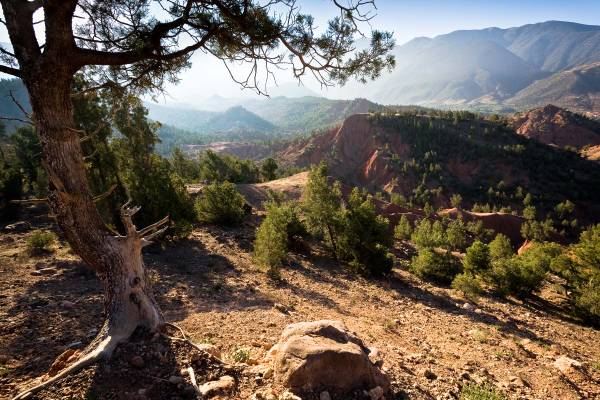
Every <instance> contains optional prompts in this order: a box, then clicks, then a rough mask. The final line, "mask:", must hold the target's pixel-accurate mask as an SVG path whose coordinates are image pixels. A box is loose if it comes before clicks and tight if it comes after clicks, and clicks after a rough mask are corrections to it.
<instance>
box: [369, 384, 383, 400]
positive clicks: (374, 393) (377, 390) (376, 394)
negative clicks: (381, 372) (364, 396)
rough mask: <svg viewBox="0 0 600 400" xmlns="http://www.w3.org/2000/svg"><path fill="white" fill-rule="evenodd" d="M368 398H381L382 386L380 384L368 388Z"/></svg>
mask: <svg viewBox="0 0 600 400" xmlns="http://www.w3.org/2000/svg"><path fill="white" fill-rule="evenodd" d="M369 398H370V399H371V400H379V399H381V398H383V388H382V387H381V386H377V387H374V388H373V389H371V390H369Z"/></svg>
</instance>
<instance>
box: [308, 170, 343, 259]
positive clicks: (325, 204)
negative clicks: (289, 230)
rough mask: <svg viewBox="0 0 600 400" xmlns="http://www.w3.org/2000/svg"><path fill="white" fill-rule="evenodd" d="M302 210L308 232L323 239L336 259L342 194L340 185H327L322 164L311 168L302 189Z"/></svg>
mask: <svg viewBox="0 0 600 400" xmlns="http://www.w3.org/2000/svg"><path fill="white" fill-rule="evenodd" d="M303 198H304V201H303V209H304V214H305V217H306V226H307V228H308V231H309V232H310V233H311V234H313V235H316V236H320V237H322V238H324V239H325V242H326V243H327V245H328V246H330V248H331V250H332V252H333V256H334V257H336V258H338V257H339V253H338V245H337V233H336V232H337V231H339V229H340V223H341V222H340V218H341V215H340V213H341V201H342V193H341V188H340V184H339V183H338V182H336V183H334V184H333V186H331V185H329V182H328V179H327V167H326V165H325V164H324V163H321V164H319V165H318V166H313V167H312V168H311V169H310V171H309V173H308V182H307V184H306V187H305V188H304V195H303Z"/></svg>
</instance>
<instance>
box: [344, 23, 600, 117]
mask: <svg viewBox="0 0 600 400" xmlns="http://www.w3.org/2000/svg"><path fill="white" fill-rule="evenodd" d="M394 55H395V56H396V61H397V66H396V68H395V70H394V71H393V72H392V73H390V74H387V75H385V76H383V77H381V78H380V79H379V80H377V81H375V82H373V83H370V84H367V85H366V86H365V87H362V88H355V89H352V88H350V90H349V91H348V92H346V94H347V95H350V96H355V95H357V94H359V93H360V96H362V97H366V98H368V99H370V100H372V101H376V102H379V103H382V104H419V105H424V106H434V107H439V106H442V107H458V108H472V109H473V108H476V109H484V110H485V109H489V110H494V109H497V110H500V111H502V110H508V111H512V110H515V109H517V108H523V107H534V106H539V105H543V104H546V103H547V102H548V101H549V100H551V101H553V102H555V103H557V105H559V106H564V107H570V108H574V109H575V110H576V111H584V112H585V111H588V112H595V113H600V104H599V103H598V101H597V99H598V92H599V90H598V87H599V85H600V79H599V76H600V72H599V68H600V65H599V64H598V62H600V26H594V25H582V24H577V23H571V22H562V21H548V22H543V23H537V24H530V25H524V26H521V27H516V28H509V29H500V28H487V29H481V30H462V31H455V32H451V33H448V34H445V35H440V36H437V37H434V38H424V37H421V38H415V39H413V40H411V41H409V42H408V43H406V44H404V45H402V46H398V47H396V48H395V49H394ZM590 99H591V100H590Z"/></svg>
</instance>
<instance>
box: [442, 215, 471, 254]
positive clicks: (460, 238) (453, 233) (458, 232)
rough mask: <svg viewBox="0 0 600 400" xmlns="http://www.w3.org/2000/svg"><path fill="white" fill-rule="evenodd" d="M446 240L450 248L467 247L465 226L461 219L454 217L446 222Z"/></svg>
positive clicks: (460, 248) (458, 249)
mask: <svg viewBox="0 0 600 400" xmlns="http://www.w3.org/2000/svg"><path fill="white" fill-rule="evenodd" d="M446 242H447V243H448V246H449V247H450V248H451V249H452V250H457V251H463V250H465V248H466V247H467V227H466V226H465V223H464V222H463V220H462V219H460V218H456V219H454V220H452V221H450V223H448V226H447V228H446Z"/></svg>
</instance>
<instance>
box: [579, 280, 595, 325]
mask: <svg viewBox="0 0 600 400" xmlns="http://www.w3.org/2000/svg"><path fill="white" fill-rule="evenodd" d="M574 297H575V310H576V312H577V313H578V314H579V316H581V317H582V318H583V319H584V320H586V321H587V322H589V323H591V324H593V325H596V326H598V325H600V276H598V277H596V279H595V280H594V281H592V282H589V283H588V284H586V285H583V286H580V287H578V288H577V290H576V292H575V296H574Z"/></svg>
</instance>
